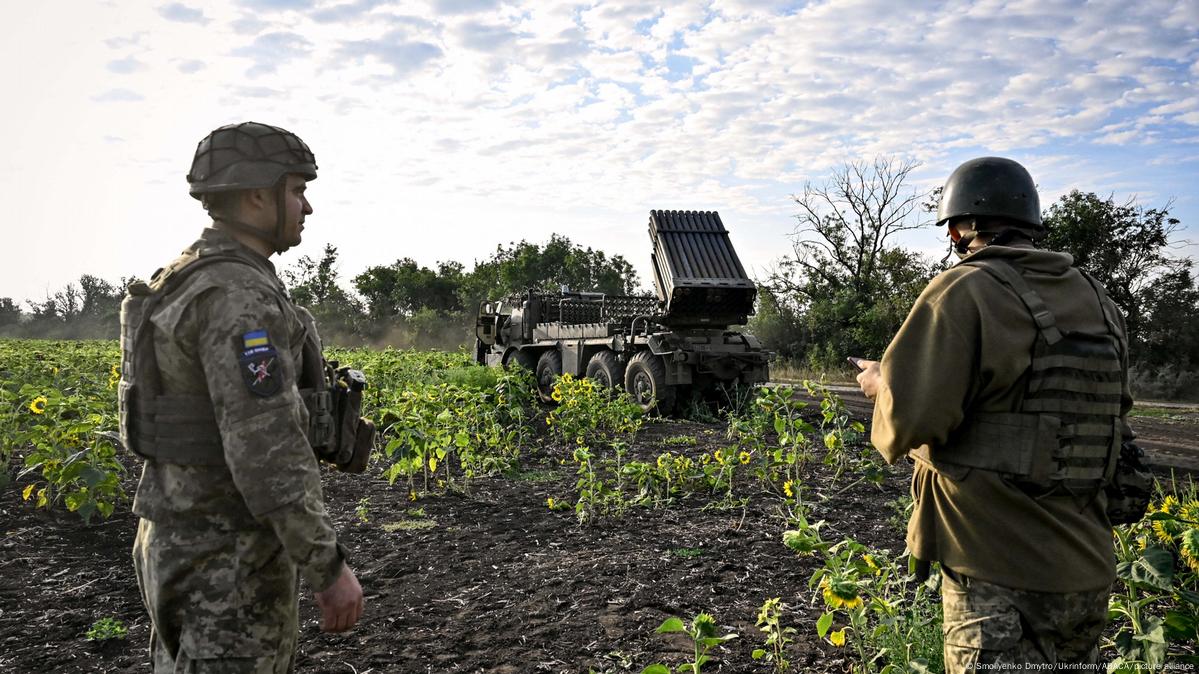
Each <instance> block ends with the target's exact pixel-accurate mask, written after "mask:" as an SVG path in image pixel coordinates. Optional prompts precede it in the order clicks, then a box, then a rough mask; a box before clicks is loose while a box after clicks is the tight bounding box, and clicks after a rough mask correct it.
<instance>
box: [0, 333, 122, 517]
mask: <svg viewBox="0 0 1199 674" xmlns="http://www.w3.org/2000/svg"><path fill="white" fill-rule="evenodd" d="M119 357H120V356H119V351H118V347H117V344H116V343H115V342H101V341H62V342H56V341H43V340H0V362H3V363H4V367H5V377H4V379H3V380H2V381H0V484H3V483H7V482H8V481H10V480H12V479H16V480H17V481H19V482H22V481H26V482H27V483H26V484H25V485H24V486H23V487H22V489H21V496H22V499H23V500H24V501H26V502H29V503H31V504H33V505H34V506H35V507H39V508H51V507H56V506H62V507H65V508H66V509H67V510H68V511H71V512H74V513H77V514H78V515H79V516H80V517H82V518H83V519H84V520H85V521H90V520H91V518H92V517H94V516H95V515H100V516H101V517H108V516H109V515H111V514H112V513H113V511H114V509H115V506H116V504H117V503H118V502H119V501H121V500H123V499H124V498H126V495H125V492H124V490H123V489H122V488H121V483H120V475H121V473H123V472H124V470H125V468H124V465H123V464H122V462H121V460H120V458H119V457H118V455H117V448H118V446H119V439H118V436H117V416H116V395H115V394H114V392H113V391H112V390H111V389H110V386H109V384H110V382H111V381H112V372H113V370H114V367H115V365H114V364H115V363H116V362H117V360H118V359H119ZM118 378H119V374H118ZM12 471H16V474H15V475H13V474H12Z"/></svg>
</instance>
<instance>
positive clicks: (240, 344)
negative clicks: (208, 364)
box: [234, 330, 283, 398]
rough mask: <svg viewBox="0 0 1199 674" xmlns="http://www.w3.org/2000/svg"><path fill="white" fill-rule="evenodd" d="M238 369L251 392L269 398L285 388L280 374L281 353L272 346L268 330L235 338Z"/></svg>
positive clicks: (255, 331)
mask: <svg viewBox="0 0 1199 674" xmlns="http://www.w3.org/2000/svg"><path fill="white" fill-rule="evenodd" d="M234 346H235V347H236V349H237V352H238V359H237V362H238V369H239V370H240V372H241V377H242V381H244V382H245V383H246V388H248V389H250V393H253V394H254V395H257V396H262V397H263V398H269V397H270V396H273V395H275V394H276V393H278V392H279V391H281V390H283V381H282V379H281V378H280V376H279V354H278V353H277V352H276V351H275V347H274V346H271V340H270V336H269V335H268V334H267V331H266V330H254V331H252V332H247V333H246V334H244V335H242V336H241V338H240V339H238V338H235V339H234Z"/></svg>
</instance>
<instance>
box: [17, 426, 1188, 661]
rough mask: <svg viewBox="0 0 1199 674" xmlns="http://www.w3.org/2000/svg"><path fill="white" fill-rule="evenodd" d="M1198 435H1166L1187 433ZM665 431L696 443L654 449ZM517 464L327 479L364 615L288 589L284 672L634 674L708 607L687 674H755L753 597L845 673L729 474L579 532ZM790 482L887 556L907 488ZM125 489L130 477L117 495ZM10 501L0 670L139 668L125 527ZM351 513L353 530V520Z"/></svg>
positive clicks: (799, 644) (697, 450) (692, 450)
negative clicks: (702, 659) (669, 630)
mask: <svg viewBox="0 0 1199 674" xmlns="http://www.w3.org/2000/svg"><path fill="white" fill-rule="evenodd" d="M1196 428H1199V425H1197V424H1190V425H1186V426H1180V427H1179V431H1178V432H1179V433H1180V434H1182V435H1184V436H1186V437H1191V438H1193V437H1194V436H1195V430H1196ZM681 435H682V436H690V437H694V438H696V445H695V446H684V447H678V446H673V445H672V446H667V445H666V444H665V443H664V442H663V441H664V440H665V439H666V438H672V437H677V436H681ZM723 446H725V440H724V426H723V425H721V424H715V423H712V424H706V423H698V422H688V421H663V422H657V423H653V424H650V425H649V426H647V428H646V430H645V431H643V432H642V434H641V435H640V436H639V439H638V443H637V446H636V447H635V453H636V454H637V455H638V456H639V457H641V458H644V457H652V456H656V455H657V454H658V453H660V452H662V451H666V450H667V449H669V450H671V451H675V452H676V453H677V452H682V453H685V454H687V455H690V456H699V455H700V454H702V453H704V452H711V451H712V450H714V449H717V448H720V447H723ZM564 458H565V459H567V461H566V464H565V465H562V464H560V461H561V460H562V459H564ZM521 461H522V465H521V471H520V472H519V473H517V474H515V475H510V476H499V477H490V478H483V479H478V480H476V481H474V482H473V483H472V485H471V489H470V493H469V495H446V496H428V497H423V498H421V499H419V500H418V501H416V502H411V501H409V499H408V492H407V489H406V487H405V486H403V483H397V485H396V486H395V487H390V486H388V485H387V483H386V482H385V481H382V480H380V479H379V478H377V477H374V476H348V475H341V474H337V473H329V474H328V475H327V477H326V481H325V485H326V492H325V499H326V503H327V504H328V505H329V508H330V510H331V512H332V513H333V514H334V519H335V520H336V524H337V528H338V531H339V532H340V535H341V537H342V540H343V541H344V543H345V544H346V545H347V547H348V548H349V549H350V550H351V555H352V559H351V563H352V565H353V567H354V569H355V570H356V572H357V574H358V577H359V579H360V581H361V583H362V586H363V588H364V590H365V591H366V594H367V613H366V615H365V617H364V619H363V621H362V622H361V623H360V625H359V626H358V627H357V628H356V629H355V630H353V631H352V632H351V633H349V634H348V635H345V636H331V635H326V634H322V633H321V632H320V631H319V630H318V628H317V618H318V613H317V610H316V606H315V603H314V601H313V600H312V598H311V591H310V590H309V589H308V588H303V587H302V588H301V616H300V617H301V626H300V632H301V634H300V646H299V653H298V656H297V665H298V666H297V670H298V671H299V672H338V673H346V674H350V673H357V674H365V673H366V672H501V673H504V672H587V671H589V670H595V671H602V672H640V671H641V669H642V668H644V667H645V666H646V665H648V664H650V663H653V662H663V663H666V664H669V665H677V664H681V663H683V662H685V661H686V659H687V658H686V656H688V655H690V650H689V649H690V645H689V644H690V642H689V641H688V640H687V639H686V638H685V637H682V636H680V635H671V636H662V635H657V634H655V633H654V629H655V628H656V627H657V626H658V625H659V624H661V623H662V621H663V620H665V619H666V618H667V617H670V616H679V617H683V618H690V617H691V616H693V615H694V614H695V613H696V612H699V611H707V612H709V613H711V614H713V615H714V616H715V617H716V619H717V621H718V623H719V624H720V625H721V626H723V627H724V628H725V629H726V630H727V631H732V632H736V633H738V634H740V635H741V637H740V638H739V639H736V640H733V641H731V642H728V643H727V644H726V645H725V646H723V647H721V648H719V649H717V650H716V651H714V652H713V653H712V655H713V656H714V659H713V661H712V662H711V663H710V664H709V665H707V666H705V668H704V671H705V672H759V673H764V672H768V671H770V669H769V666H767V665H764V664H758V663H755V662H754V661H753V660H752V659H751V657H750V653H751V651H752V650H753V649H754V648H758V647H760V646H761V644H762V638H761V635H760V633H759V632H758V631H757V629H756V628H755V627H754V620H755V617H756V615H757V611H758V607H759V606H761V604H762V602H763V601H764V600H766V599H768V598H771V597H782V598H783V601H784V602H785V603H787V604H789V605H790V607H791V609H790V611H789V612H788V614H787V615H786V616H785V618H784V624H785V625H791V626H794V627H796V628H797V629H798V633H797V635H796V641H795V643H793V644H791V646H790V647H789V648H788V656H789V657H790V659H791V661H792V664H793V669H792V671H800V672H844V671H847V668H848V662H847V661H846V659H845V654H844V650H841V649H837V648H834V647H832V646H829V645H827V644H825V643H824V642H823V641H822V640H820V639H818V638H817V637H816V635H815V632H814V625H815V622H816V619H817V617H818V616H819V615H820V613H821V611H820V606H821V605H820V603H819V602H814V601H813V600H812V597H813V592H812V591H811V590H810V589H809V587H808V579H809V578H810V576H811V575H812V573H813V572H814V571H815V570H816V569H817V566H818V562H817V561H816V560H815V559H811V558H807V559H805V558H801V557H798V556H796V555H795V554H793V553H792V552H790V551H789V550H788V549H787V548H785V547H784V546H783V544H782V530H783V528H784V524H783V520H782V519H781V518H780V516H779V514H778V512H777V509H778V507H779V504H780V501H779V499H778V498H777V497H775V496H772V495H770V494H767V493H765V492H762V491H761V490H760V487H758V484H759V483H757V482H756V481H751V480H746V479H742V478H740V477H739V483H738V485H737V490H736V495H737V496H739V497H748V498H749V501H748V506H747V507H744V508H741V507H737V508H734V509H723V510H722V509H715V508H705V507H704V506H705V504H706V503H707V501H705V500H695V501H693V502H684V503H681V504H676V505H674V506H672V507H670V508H668V509H658V510H651V509H644V508H633V509H631V510H630V511H629V512H628V514H627V515H625V516H624V517H623V518H622V519H620V520H616V521H603V522H600V523H597V524H596V525H595V526H591V527H580V526H579V524H578V523H577V520H576V519H575V516H574V512H573V510H559V511H551V510H550V509H549V508H548V507H547V506H546V499H547V498H551V497H552V498H554V499H556V500H559V501H565V502H567V503H573V501H574V499H573V498H572V496H573V493H574V492H573V485H574V475H573V465H572V464H571V463H570V461H569V459H568V457H567V454H566V450H565V449H563V448H554V447H553V445H552V444H547V445H546V448H543V449H539V450H534V451H531V452H529V453H527V454H526V455H525V456H524V457H523V458H522V460H521ZM133 462H134V460H133V459H130V463H133ZM744 472H746V473H748V471H744ZM808 472H809V474H808V476H807V480H806V484H807V485H809V489H810V490H812V492H818V491H819V490H820V489H825V490H826V491H825V495H827V496H828V497H829V498H828V500H827V501H824V502H823V503H820V504H819V505H818V506H816V507H815V510H814V512H813V516H814V517H813V518H814V519H815V520H819V519H824V520H827V521H828V525H827V528H826V529H824V530H823V532H822V533H823V534H824V537H825V539H826V540H834V541H835V540H840V538H841V537H842V536H852V537H854V538H856V539H857V540H859V541H861V542H863V543H866V544H869V545H872V546H875V547H882V548H889V549H891V550H893V551H895V552H897V553H898V552H900V551H902V549H903V537H902V533H901V531H900V529H899V528H898V527H897V526H896V524H895V523H894V522H895V511H894V509H893V507H892V505H891V504H892V503H893V502H894V501H895V500H896V499H897V498H898V497H900V496H903V495H906V494H907V490H908V489H907V482H908V479H909V477H910V471H909V469H908V468H907V467H905V466H903V465H900V466H897V467H896V468H895V469H893V470H892V471H891V472H890V474H889V476H888V478H887V479H886V481H885V482H884V484H883V485H881V487H875V486H867V485H859V486H857V487H855V488H853V489H849V490H845V491H838V490H839V489H840V488H841V487H842V486H844V485H845V484H847V483H848V481H849V480H848V479H846V478H842V480H841V483H840V484H839V485H837V486H836V487H834V488H830V487H829V485H830V484H831V482H832V481H831V473H830V471H829V469H827V468H826V467H824V466H822V465H819V464H818V463H816V462H813V464H809V468H808ZM135 481H136V466H134V467H133V468H132V469H131V473H130V475H129V476H128V478H127V484H126V487H127V489H128V490H129V491H130V493H132V490H133V487H134V485H135ZM22 487H23V485H22V484H20V483H18V484H16V485H14V486H10V487H9V488H7V489H4V490H3V491H0V518H2V521H3V522H4V524H3V531H4V536H3V539H2V540H0V671H4V672H22V673H24V672H39V673H40V672H147V671H149V658H148V656H147V652H146V645H147V643H148V639H149V622H148V619H147V617H146V614H145V611H144V609H143V608H142V605H141V600H140V597H139V595H138V590H137V584H136V581H135V579H134V576H133V570H132V564H131V561H130V548H131V546H132V542H133V535H134V531H135V529H136V524H137V521H136V518H135V517H133V516H132V515H131V514H130V512H129V508H128V505H127V504H126V505H124V506H122V507H118V512H117V514H116V515H114V516H113V517H112V518H111V519H109V520H108V521H106V522H103V523H100V524H93V525H91V526H85V525H84V524H83V523H82V522H80V521H79V520H78V518H76V517H75V516H74V515H72V514H69V513H47V512H45V511H35V510H34V509H33V508H32V507H31V506H30V505H29V504H28V503H24V502H22V501H21V499H20V494H19V492H20V489H21V488H22ZM816 495H817V493H812V494H810V496H811V497H813V498H814V497H816ZM363 499H369V500H368V501H366V502H365V504H366V513H365V514H366V519H367V521H366V522H363V521H362V520H361V519H360V517H359V516H358V515H357V514H356V512H355V510H356V507H357V506H358V504H359V503H360V502H363V501H362V500H363ZM416 509H419V510H416ZM697 551H698V552H697ZM104 617H115V618H118V619H119V620H121V621H123V622H124V624H125V625H126V626H127V627H128V629H129V632H128V636H127V637H126V638H124V639H114V640H109V641H105V642H89V641H87V640H85V638H84V635H85V633H86V632H87V630H88V628H89V626H90V625H92V623H93V622H94V621H96V620H98V619H100V618H104Z"/></svg>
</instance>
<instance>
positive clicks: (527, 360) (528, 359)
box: [504, 351, 537, 371]
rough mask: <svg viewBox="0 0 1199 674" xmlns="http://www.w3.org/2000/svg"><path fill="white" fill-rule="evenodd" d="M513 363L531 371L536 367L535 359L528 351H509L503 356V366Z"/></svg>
mask: <svg viewBox="0 0 1199 674" xmlns="http://www.w3.org/2000/svg"><path fill="white" fill-rule="evenodd" d="M509 365H515V366H516V367H523V368H524V369H526V370H529V371H532V370H533V369H534V368H536V367H537V359H536V358H534V357H533V354H531V353H529V352H528V351H509V352H508V353H507V354H506V355H505V356H504V366H505V367H507V366H509Z"/></svg>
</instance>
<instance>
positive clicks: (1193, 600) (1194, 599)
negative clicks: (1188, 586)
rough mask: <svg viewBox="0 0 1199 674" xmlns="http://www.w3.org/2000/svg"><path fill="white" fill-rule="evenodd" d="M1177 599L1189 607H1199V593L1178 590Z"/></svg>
mask: <svg viewBox="0 0 1199 674" xmlns="http://www.w3.org/2000/svg"><path fill="white" fill-rule="evenodd" d="M1178 597H1179V598H1180V599H1182V600H1184V601H1186V602H1187V603H1189V604H1190V605H1191V606H1199V592H1191V591H1190V590H1183V589H1181V588H1179V590H1178Z"/></svg>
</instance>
